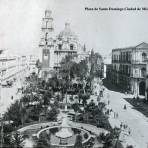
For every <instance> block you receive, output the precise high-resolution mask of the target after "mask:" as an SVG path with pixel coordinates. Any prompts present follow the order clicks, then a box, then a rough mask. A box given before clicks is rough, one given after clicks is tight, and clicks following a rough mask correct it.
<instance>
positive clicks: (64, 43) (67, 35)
mask: <svg viewBox="0 0 148 148" xmlns="http://www.w3.org/2000/svg"><path fill="white" fill-rule="evenodd" d="M53 34H54V27H53V18H52V16H51V11H49V10H46V11H45V17H44V18H43V20H42V37H41V42H40V44H39V46H40V48H41V50H42V76H43V77H44V78H48V77H50V74H51V73H52V72H53V71H54V70H58V69H59V68H60V63H61V61H62V59H63V58H64V57H65V56H66V55H76V57H77V59H76V61H77V62H78V61H80V60H83V59H84V58H85V57H87V56H89V53H88V52H87V51H86V48H85V46H82V45H81V44H80V43H79V40H78V37H77V36H76V35H75V33H74V32H72V30H71V28H70V24H69V23H65V28H64V30H63V31H61V32H60V33H59V34H58V35H57V36H56V37H54V35H53ZM82 55H83V56H82Z"/></svg>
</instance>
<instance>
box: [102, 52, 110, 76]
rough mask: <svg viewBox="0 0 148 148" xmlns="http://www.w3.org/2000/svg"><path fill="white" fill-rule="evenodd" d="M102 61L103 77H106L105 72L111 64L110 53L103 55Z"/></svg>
mask: <svg viewBox="0 0 148 148" xmlns="http://www.w3.org/2000/svg"><path fill="white" fill-rule="evenodd" d="M103 63H104V68H103V69H104V72H103V77H104V78H107V73H108V72H109V70H110V65H111V54H109V55H105V56H103ZM107 70H108V71H107Z"/></svg>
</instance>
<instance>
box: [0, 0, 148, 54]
mask: <svg viewBox="0 0 148 148" xmlns="http://www.w3.org/2000/svg"><path fill="white" fill-rule="evenodd" d="M86 7H88V8H95V7H96V8H108V7H112V8H125V7H128V8H131V7H132V8H134V7H136V8H137V7H139V8H142V7H147V10H145V11H143V10H141V11H138V10H137V11H134V10H128V11H118V10H112V11H105V10H102V11H92V10H85V8H86ZM46 9H49V10H51V11H52V16H53V18H54V34H55V35H57V34H58V33H59V32H60V31H62V30H63V29H64V25H65V22H69V23H70V25H71V29H72V31H73V32H75V34H76V35H77V36H78V38H79V41H80V43H81V44H85V45H86V48H87V49H88V50H91V49H94V50H95V51H97V52H99V53H101V54H103V55H107V54H109V53H111V50H112V49H114V48H120V47H128V46H135V45H138V44H140V43H141V42H147V43H148V1H147V0H0V49H6V50H8V51H9V52H10V53H13V54H38V53H40V51H41V49H40V48H39V46H38V45H39V41H40V38H41V25H42V17H44V11H45V10H46Z"/></svg>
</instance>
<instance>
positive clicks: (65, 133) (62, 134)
mask: <svg viewBox="0 0 148 148" xmlns="http://www.w3.org/2000/svg"><path fill="white" fill-rule="evenodd" d="M69 129H70V126H69V125H68V123H67V115H66V114H65V115H64V116H63V120H62V124H61V129H60V130H59V132H57V133H56V134H55V135H56V137H58V138H60V144H61V145H65V144H67V140H68V138H70V137H72V135H73V133H72V132H71V131H70V130H69Z"/></svg>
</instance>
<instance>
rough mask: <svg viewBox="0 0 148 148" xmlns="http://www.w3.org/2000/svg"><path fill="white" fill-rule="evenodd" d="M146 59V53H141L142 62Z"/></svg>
mask: <svg viewBox="0 0 148 148" xmlns="http://www.w3.org/2000/svg"><path fill="white" fill-rule="evenodd" d="M146 59H147V55H146V53H144V52H143V53H142V62H145V60H146Z"/></svg>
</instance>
